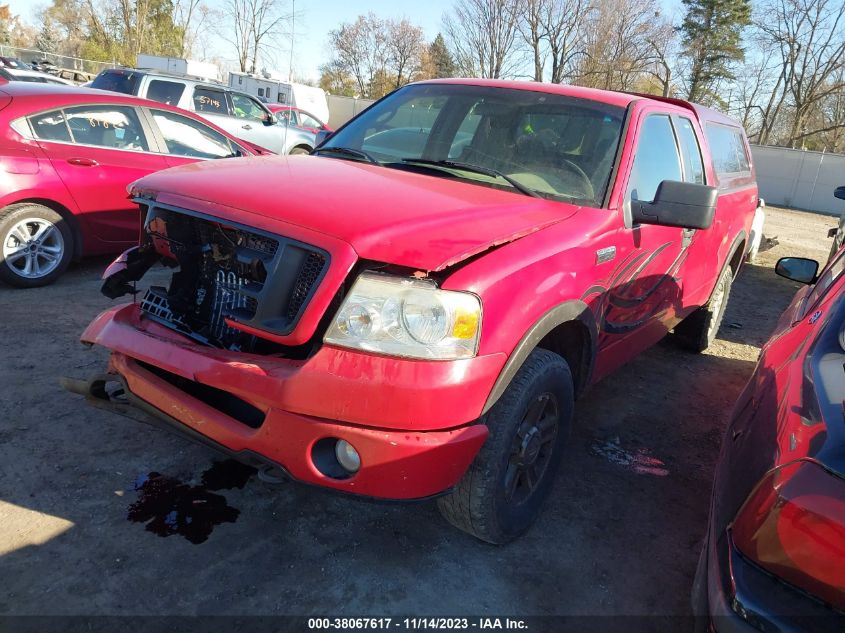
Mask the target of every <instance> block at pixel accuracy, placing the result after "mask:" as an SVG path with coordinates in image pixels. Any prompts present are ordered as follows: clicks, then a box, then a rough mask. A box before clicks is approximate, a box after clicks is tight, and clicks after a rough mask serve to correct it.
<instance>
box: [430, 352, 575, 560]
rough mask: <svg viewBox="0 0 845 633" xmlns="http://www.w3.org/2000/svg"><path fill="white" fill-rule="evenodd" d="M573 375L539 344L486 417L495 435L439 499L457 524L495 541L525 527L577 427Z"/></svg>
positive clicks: (449, 518) (536, 511) (502, 540)
mask: <svg viewBox="0 0 845 633" xmlns="http://www.w3.org/2000/svg"><path fill="white" fill-rule="evenodd" d="M573 394H574V389H573V382H572V373H571V372H570V370H569V365H567V364H566V361H565V360H564V359H563V358H562V357H561V356H559V355H558V354H555V353H553V352H550V351H548V350H544V349H536V350H534V351H533V352H531V355H530V356H529V357H528V359H527V360H526V361H525V363H524V364H523V366H522V367H521V368H520V370H519V371H518V372H517V374H516V376H514V378H513V380H512V381H511V384H510V385H508V388H507V389H506V390H505V392H504V393H503V394H502V396H501V397H500V398H499V400H498V401H497V402H496V404H494V405H493V407H491V409H490V410H489V411H488V412H487V413H486V414H485V415H484V417H483V418H482V419H481V422H483V423H484V424H486V425H487V427H488V428H489V430H490V435H489V436H488V437H487V441H486V442H485V443H484V446H482V447H481V450H480V451H479V453H478V455H477V456H476V458H475V460H474V461H473V463H472V464H471V465H470V467H469V469H468V470H467V472H466V473H465V474H464V476H463V478H462V479H461V480H460V482H458V485H457V486H456V487H455V489H454V491H452V493H450V494H449V495H447V496H444V497H441V498H440V499H438V500H437V505H438V507H439V509H440V512H441V514H442V515H443V516H444V517H445V518H446V520H447V521H449V523H451V524H452V525H454V526H455V527H457V528H459V529H461V530H463V531H465V532H468V533H470V534H472V535H473V536H475V537H477V538H479V539H481V540H483V541H487V542H489V543H495V544H501V543H506V542H508V541H510V540H512V539H514V538H516V537H517V536H519V535H520V534H522V533H523V532H525V531H526V530H527V529H528V528H529V527H531V524H532V523H533V522H534V520H535V519H536V518H537V516H538V515H539V513H540V508H541V506H542V504H543V501H544V500H545V498H546V496H547V495H548V494H549V491H550V490H551V487H552V483H553V481H554V477H555V474H556V472H557V470H558V466H559V464H560V459H561V454H562V452H563V450H564V447H565V445H566V439H567V437H568V435H569V431H570V427H571V426H572V412H573V407H574V395H573Z"/></svg>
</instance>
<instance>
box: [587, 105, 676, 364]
mask: <svg viewBox="0 0 845 633" xmlns="http://www.w3.org/2000/svg"><path fill="white" fill-rule="evenodd" d="M635 134H636V142H635V144H634V153H633V159H632V160H631V161H630V162H629V164H630V169H629V170H628V174H629V175H628V179H627V183H626V184H625V186H624V188H623V189H622V200H621V205H620V206H621V210H622V213H623V217H624V224H625V228H624V230H622V231H620V232H619V234H618V242H617V245H616V248H617V253H616V261H617V264H616V267H615V269H614V271H613V273H612V274H611V276H610V279H609V281H608V283H607V290H606V291H605V293H604V296H603V298H602V301H601V303H600V308H599V310H600V314H599V315H598V317H599V323H598V325H599V330H600V333H599V349H600V350H601V352H602V353H601V354H599V362H598V366H597V368H596V369H597V373H598V374H600V375H603V374H605V373H607V372H609V371H612V369H614V368H615V367H616V366H618V365H621V364H622V363H624V362H625V361H627V360H628V359H630V358H632V357H634V356H636V355H637V354H638V353H639V352H641V351H642V350H644V349H645V348H647V347H649V346H650V345H652V344H654V343H655V342H657V341H658V340H659V339H660V338H661V337H663V336H664V335H665V334H666V333H667V332H668V331H669V330H670V329H671V328H672V327H674V325H675V322H676V320H677V319H676V316H675V315H676V313H677V311H678V309H679V306H680V305H681V303H682V298H683V291H684V286H683V276H682V273H683V271H684V262H685V259H686V256H687V247H688V245H689V236H690V232H689V231H687V230H685V229H680V228H676V227H666V226H656V225H645V224H642V225H640V224H634V223H633V222H632V221H631V213H630V203H631V200H641V201H652V200H654V196H655V193H656V192H657V187H658V185H659V184H660V183H661V182H663V181H664V180H674V181H682V180H683V166H682V163H681V157H680V152H679V150H678V142H677V139H676V136H675V132H674V128H673V126H672V120H671V116H670V114H668V113H666V112H662V111H659V110H657V111H655V110H648V109H647V110H645V111H643V112H641V115H640V117H639V120H638V121H637V130H636V131H635ZM624 167H625V166H624V165H620V173H625V172H624Z"/></svg>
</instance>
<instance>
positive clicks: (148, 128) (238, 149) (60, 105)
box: [0, 80, 269, 288]
mask: <svg viewBox="0 0 845 633" xmlns="http://www.w3.org/2000/svg"><path fill="white" fill-rule="evenodd" d="M266 153H269V152H267V150H264V149H262V148H259V147H257V146H254V145H251V144H249V143H246V142H244V141H241V140H236V139H235V138H234V137H232V136H230V135H229V134H227V133H226V132H224V131H223V130H221V129H219V128H218V127H216V126H214V125H211V124H209V123H208V122H207V121H205V120H203V119H200V118H198V117H196V116H194V115H193V114H191V113H189V112H185V111H183V110H180V109H177V108H174V107H170V106H167V105H164V104H161V103H156V102H153V101H146V100H142V99H138V98H136V97H129V96H122V95H116V94H114V95H113V94H110V93H106V92H102V91H99V90H88V89H84V88H72V87H64V86H54V85H47V84H36V83H30V82H16V81H11V82H3V80H0V279H2V280H4V281H6V282H7V283H9V284H11V285H13V286H18V287H22V288H28V287H34V286H43V285H46V284H49V283H51V282H53V281H55V279H56V278H57V277H58V276H59V275H61V274H62V273H63V272H64V270H65V269H66V268H67V266H68V264H69V263H70V261H71V260H72V259H76V258H79V257H82V256H86V255H96V254H106V253H115V252H119V251H121V250H123V249H125V248H126V247H127V246H129V245H131V244H132V243H135V242H137V240H138V227H139V223H140V220H139V213H138V207H137V205H134V204H133V203H132V201H131V200H129V199H128V197H127V194H126V186H127V185H128V184H129V183H130V182H132V181H133V180H137V179H138V178H140V177H141V176H146V175H147V174H149V173H151V172H154V171H159V170H161V169H167V168H168V167H174V166H177V165H184V164H185V163H189V162H194V161H197V160H202V159H210V158H223V157H230V156H244V155H254V154H266Z"/></svg>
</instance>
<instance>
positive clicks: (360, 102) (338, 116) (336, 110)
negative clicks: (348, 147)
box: [326, 95, 374, 130]
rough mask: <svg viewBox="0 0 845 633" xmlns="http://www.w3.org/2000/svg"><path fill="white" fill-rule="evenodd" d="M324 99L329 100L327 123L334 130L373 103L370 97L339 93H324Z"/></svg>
mask: <svg viewBox="0 0 845 633" xmlns="http://www.w3.org/2000/svg"><path fill="white" fill-rule="evenodd" d="M326 99H327V100H328V102H329V125H330V126H331V127H332V128H334V129H335V130H336V129H337V128H339V127H340V126H341V125H343V124H344V123H346V122H347V121H348V120H349V119H351V118H352V117H353V116H355V115H356V114H358V113H359V112H360V111H361V110H363V109H365V108H367V107H369V106H370V105H372V104H373V103H374V101H373V100H371V99H356V98H354V97H341V96H339V95H326Z"/></svg>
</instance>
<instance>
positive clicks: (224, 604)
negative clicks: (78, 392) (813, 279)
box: [0, 209, 835, 615]
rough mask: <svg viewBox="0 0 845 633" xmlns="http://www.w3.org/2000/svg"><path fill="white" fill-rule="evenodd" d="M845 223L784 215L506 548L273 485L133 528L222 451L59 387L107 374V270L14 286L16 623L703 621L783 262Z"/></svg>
mask: <svg viewBox="0 0 845 633" xmlns="http://www.w3.org/2000/svg"><path fill="white" fill-rule="evenodd" d="M834 224H835V222H834V220H833V219H831V218H826V217H820V216H814V215H808V214H803V213H795V212H786V211H779V210H775V209H770V210H769V217H768V219H767V225H766V235H767V236H777V238H778V240H779V244H778V245H777V246H775V247H773V248H772V249H771V250H768V251H766V252H763V253H761V255H760V257H759V261H758V263H757V264H756V265H752V266H747V267H746V268H745V269H744V272H743V273H742V274H741V275H740V277H739V279H738V280H737V281H736V283H735V285H734V289H733V292H732V295H731V299H730V305H729V307H728V313H727V315H726V318H725V322H724V324H723V327H722V331H721V333H720V338H719V340H718V341H717V343H716V344H715V346H714V347H713V348H712V349H711V350H710V351H709V352H708V353H706V354H703V355H700V356H695V355H690V354H689V353H686V352H684V351H682V350H680V349H679V348H677V347H676V346H675V345H674V344H672V343H671V342H669V341H664V342H663V343H661V344H659V345H658V346H656V348H654V349H652V350H651V351H649V352H647V353H645V354H644V355H643V356H641V357H640V358H639V359H638V360H636V361H635V362H632V363H631V364H630V365H628V366H627V367H625V368H623V369H622V370H620V371H619V372H618V373H617V374H615V375H614V376H612V377H610V378H608V379H606V380H605V381H603V382H602V383H600V384H599V385H597V386H596V387H594V388H593V389H592V390H591V391H590V392H589V393H588V394H587V395H586V396H585V397H584V398H583V399H582V400H581V401H580V402H579V403H578V411H577V426H576V432H575V434H574V436H573V438H572V444H571V447H570V450H569V453H568V459H567V460H566V463H565V464H564V467H563V468H562V472H561V473H560V476H559V478H558V480H557V483H556V489H555V491H554V493H553V496H552V498H551V501H550V503H549V504H548V507H547V509H546V511H545V513H544V514H543V516H542V518H541V520H540V521H539V522H538V523H537V525H536V526H535V527H534V528H533V529H532V530H531V531H530V532H529V533H528V534H527V535H526V536H525V537H524V538H522V539H521V540H519V541H517V542H515V543H513V544H511V545H508V546H506V547H501V548H496V547H493V546H488V545H485V544H482V543H479V542H477V541H475V540H473V539H472V538H470V537H469V536H466V535H464V534H462V533H460V532H457V531H455V530H453V529H451V528H450V527H449V526H448V525H447V524H446V523H445V522H444V521H443V520H442V519H441V518H440V517H439V515H438V514H437V511H436V509H435V507H434V505H433V504H422V505H413V506H392V505H379V504H371V503H362V502H357V501H354V500H351V499H346V498H341V497H338V496H334V495H330V494H326V493H323V492H320V491H316V490H313V489H307V488H304V487H299V486H295V485H291V484H287V485H280V486H271V485H268V484H264V483H262V482H260V481H258V480H257V479H256V478H254V477H253V478H251V479H250V480H249V481H248V482H247V483H246V485H245V486H244V487H243V488H242V489H238V488H235V489H231V490H222V491H220V492H219V494H221V495H223V496H224V497H225V499H226V502H227V503H228V505H229V506H230V507H231V508H235V509H236V510H237V511H239V513H237V512H233V511H228V512H229V514H228V516H227V518H228V519H232V521H230V522H224V523H222V524H221V525H218V526H217V527H215V528H214V530H213V532H212V533H211V534H210V536H209V537H208V539H207V540H206V541H205V542H202V543H201V544H198V545H196V544H193V543H191V542H190V541H189V540H187V539H186V538H183V537H182V536H180V535H173V536H170V537H168V538H161V537H159V536H157V535H156V534H154V533H153V532H151V531H148V530H145V525H144V524H143V523H137V522H131V521H128V520H127V515H128V512H129V508H130V506H131V505H132V504H134V503H136V502H137V501H138V498H139V494H138V491H136V489H135V488H136V485H137V482H139V481H143V479H144V477H146V476H147V475H148V473H150V472H153V471H154V472H158V473H161V474H163V475H167V476H170V477H173V478H175V479H176V480H178V481H181V482H185V483H188V484H198V483H200V480H201V477H202V473H203V472H205V471H207V469H208V468H209V467H210V466H211V465H212V463H213V461H214V460H215V459H217V457H216V455H215V454H213V453H212V452H210V451H209V450H207V449H205V448H201V447H197V446H194V445H191V444H188V443H186V442H185V441H183V440H182V439H180V438H177V437H175V436H172V435H169V434H167V433H165V432H162V431H159V430H155V429H153V428H150V427H147V426H145V425H139V424H137V423H135V422H132V421H129V420H126V419H124V418H121V417H119V416H116V415H113V414H110V413H106V412H102V411H98V410H95V409H92V408H90V407H87V406H84V405H83V403H82V402H81V400H80V399H79V398H78V397H75V396H72V395H70V394H67V393H64V392H63V391H62V390H61V389H60V388H59V386H58V378H59V376H61V375H75V376H86V375H89V374H92V373H94V372H96V371H99V370H100V369H101V368H102V367H103V361H104V358H105V356H104V354H103V353H102V351H101V350H96V349H95V350H85V349H84V348H83V347H82V346H81V345H79V343H78V342H77V337H78V335H79V333H80V332H81V330H82V329H83V327H84V326H85V325H86V324H87V323H88V322H89V321H90V320H91V318H92V317H93V316H94V315H95V314H96V313H97V312H98V311H99V310H101V309H103V308H105V307H107V306H108V305H109V304H110V302H109V301H108V300H107V299H105V298H104V297H103V296H101V295H100V294H99V292H98V288H99V273H100V271H101V270H102V269H103V267H104V265H105V263H106V262H105V261H104V260H96V261H89V262H86V263H85V264H83V265H81V266H77V267H75V268H73V269H72V270H71V272H70V273H69V274H67V275H66V276H65V277H64V278H63V279H61V280H60V282H59V283H57V284H56V285H54V286H52V287H49V288H44V289H39V290H32V291H13V290H11V289H9V288H6V287H0V305H2V319H3V328H2V333H0V337H2V347H3V349H5V350H6V352H5V354H4V356H3V360H2V361H1V362H0V408H2V411H3V412H4V416H3V419H2V420H0V578H2V581H0V614H85V615H93V614H106V615H109V614H112V615H117V614H138V615H150V614H173V615H175V614H180V615H194V614H230V615H244V614H299V615H325V614H358V615H391V614H406V615H432V614H474V615H479V614H498V615H503V614H510V615H551V614H555V615H577V614H626V615H630V614H687V613H688V596H689V589H690V586H691V582H692V576H693V572H694V569H695V564H696V560H697V556H698V550H699V543H700V539H701V537H702V534H703V530H704V525H705V517H706V512H707V505H708V496H709V493H710V478H711V474H712V472H713V466H714V461H715V459H716V456H717V453H718V448H719V442H720V438H721V434H722V429H723V428H724V425H725V421H726V420H725V418H726V416H727V415H728V413H729V410H730V407H731V404H732V402H733V401H734V399H735V397H736V396H737V394H738V392H739V391H740V388H741V387H742V385H743V383H744V381H745V380H746V379H747V377H748V376H749V374H750V372H751V371H752V369H753V367H754V363H755V360H756V357H757V352H758V347H759V346H760V344H761V343H763V342H764V341H765V340H766V338H767V336H768V334H769V332H770V331H771V329H772V328H773V326H774V324H775V321H776V319H777V316H778V315H779V313H780V312H781V311H782V310H783V308H784V307H785V306H786V304H787V303H788V301H789V299H790V297H791V296H792V294H793V293H794V291H795V289H796V287H797V286H796V285H795V284H793V283H791V282H788V281H786V280H784V279H781V278H778V277H776V276H775V275H774V273H773V271H772V270H771V268H772V266H773V265H774V262H775V260H776V259H777V258H778V257H781V256H784V255H804V256H812V257H816V258H819V259H822V260H823V259H824V258H826V256H827V249H828V248H829V244H830V241H829V240H827V239H826V232H827V229H828V227H832V226H834ZM135 510H136V513H137V510H138V506H137V505H136V506H135Z"/></svg>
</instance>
